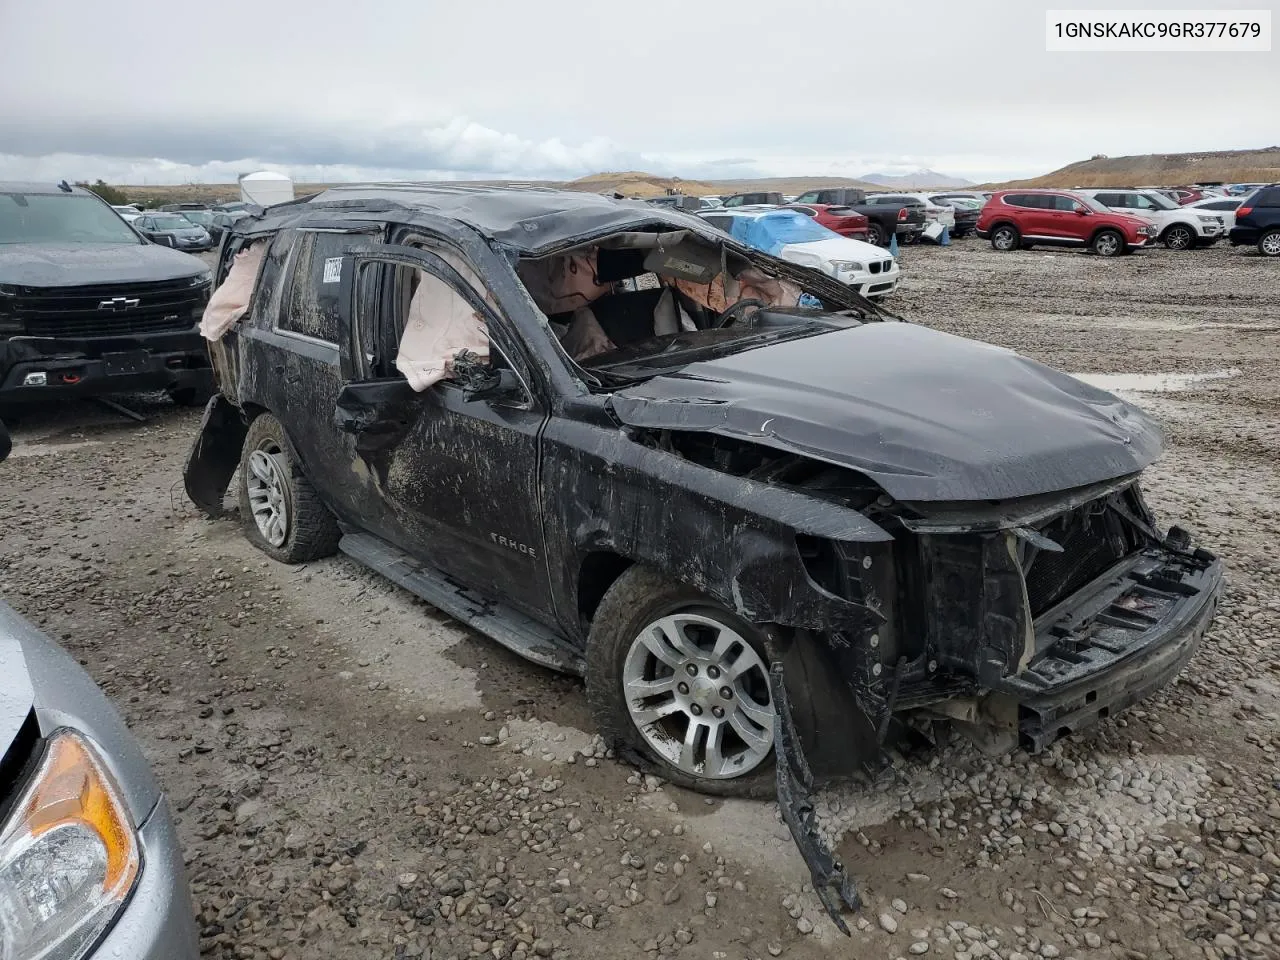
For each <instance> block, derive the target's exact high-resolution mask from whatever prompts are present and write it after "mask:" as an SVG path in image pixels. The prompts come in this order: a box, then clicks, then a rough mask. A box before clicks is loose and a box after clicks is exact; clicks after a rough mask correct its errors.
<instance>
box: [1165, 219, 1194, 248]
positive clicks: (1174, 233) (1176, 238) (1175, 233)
mask: <svg viewBox="0 0 1280 960" xmlns="http://www.w3.org/2000/svg"><path fill="white" fill-rule="evenodd" d="M1195 244H1196V233H1195V231H1194V230H1192V229H1191V228H1190V227H1189V226H1187V225H1186V224H1185V223H1175V224H1174V225H1173V226H1171V227H1170V228H1169V229H1168V230H1166V231H1165V232H1164V245H1165V246H1166V247H1168V248H1169V249H1170V250H1190V249H1191V248H1192V247H1194V246H1195Z"/></svg>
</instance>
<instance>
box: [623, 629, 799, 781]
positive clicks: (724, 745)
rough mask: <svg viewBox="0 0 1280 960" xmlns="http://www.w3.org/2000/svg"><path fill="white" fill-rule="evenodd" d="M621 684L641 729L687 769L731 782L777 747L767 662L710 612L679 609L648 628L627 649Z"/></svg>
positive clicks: (675, 763)
mask: <svg viewBox="0 0 1280 960" xmlns="http://www.w3.org/2000/svg"><path fill="white" fill-rule="evenodd" d="M622 686H623V691H624V695H625V697H626V701H627V710H628V712H629V713H630V715H631V720H632V722H633V723H634V724H635V726H636V729H637V730H639V731H640V735H641V736H642V737H644V739H645V742H646V743H647V744H648V745H649V747H650V748H652V749H653V751H654V752H655V753H657V754H658V756H660V757H662V758H663V759H664V760H666V761H667V762H668V763H670V764H671V765H672V766H674V767H676V768H678V769H679V770H680V771H681V772H683V773H686V774H689V775H691V776H697V777H706V778H708V779H714V780H727V779H730V778H733V777H738V776H741V775H743V774H745V773H747V772H749V771H751V770H753V769H755V768H756V767H758V766H759V765H760V764H761V763H763V762H764V760H765V759H766V758H767V757H768V756H769V753H770V751H771V750H772V749H773V724H774V716H775V715H774V708H773V698H772V696H771V694H770V691H769V676H768V668H767V667H766V666H765V663H764V660H763V659H762V658H761V656H760V654H759V653H757V652H756V650H755V648H754V647H752V645H751V644H750V643H748V642H747V641H746V640H745V639H744V638H743V637H742V636H741V635H740V634H739V633H738V632H737V631H736V630H734V629H732V628H731V627H729V626H727V625H725V624H723V623H721V622H719V621H718V620H715V619H712V618H711V617H708V616H704V615H702V614H699V613H694V612H681V613H674V614H670V615H668V616H664V617H661V618H659V619H657V620H654V621H653V622H652V623H650V624H649V625H648V626H646V627H645V628H644V629H643V630H642V631H640V634H639V636H637V637H636V638H635V639H634V640H633V641H632V643H631V648H630V649H629V650H628V651H627V656H626V660H625V661H624V663H623V668H622Z"/></svg>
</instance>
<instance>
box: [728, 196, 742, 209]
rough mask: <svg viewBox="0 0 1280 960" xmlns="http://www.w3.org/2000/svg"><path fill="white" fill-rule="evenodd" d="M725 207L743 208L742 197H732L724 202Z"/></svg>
mask: <svg viewBox="0 0 1280 960" xmlns="http://www.w3.org/2000/svg"><path fill="white" fill-rule="evenodd" d="M724 205H725V206H726V207H740V206H742V197H730V198H729V199H728V200H726V201H725V202H724Z"/></svg>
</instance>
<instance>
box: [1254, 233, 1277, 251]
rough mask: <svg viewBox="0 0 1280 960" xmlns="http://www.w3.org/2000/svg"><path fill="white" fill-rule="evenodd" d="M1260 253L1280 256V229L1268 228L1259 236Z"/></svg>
mask: <svg viewBox="0 0 1280 960" xmlns="http://www.w3.org/2000/svg"><path fill="white" fill-rule="evenodd" d="M1258 253H1260V254H1262V255H1263V256H1264V257H1280V230H1268V231H1267V232H1266V233H1264V234H1263V235H1262V236H1260V237H1259V238H1258Z"/></svg>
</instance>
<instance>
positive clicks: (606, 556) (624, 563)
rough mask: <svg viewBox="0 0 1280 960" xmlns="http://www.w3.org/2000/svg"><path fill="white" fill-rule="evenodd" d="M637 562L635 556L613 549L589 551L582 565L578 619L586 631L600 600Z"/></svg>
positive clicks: (578, 597)
mask: <svg viewBox="0 0 1280 960" xmlns="http://www.w3.org/2000/svg"><path fill="white" fill-rule="evenodd" d="M634 564H635V560H634V559H632V558H631V557H627V556H623V555H622V554H621V553H617V552H615V551H613V550H588V551H587V552H586V553H585V554H583V557H582V560H581V562H580V563H579V564H578V578H577V595H576V597H575V600H576V602H577V608H578V620H579V622H580V623H581V624H582V629H583V630H584V631H586V629H587V628H588V626H589V625H590V623H591V621H592V620H593V619H595V615H596V610H597V609H598V608H599V607H600V601H601V600H603V599H604V595H605V594H606V593H608V592H609V588H610V587H612V586H613V585H614V583H616V582H617V580H618V578H619V577H620V576H622V575H623V573H625V572H626V571H627V569H628V568H629V567H631V566H632V565H634Z"/></svg>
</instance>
